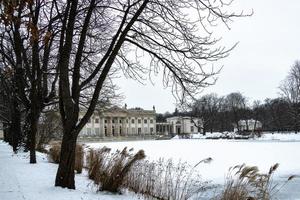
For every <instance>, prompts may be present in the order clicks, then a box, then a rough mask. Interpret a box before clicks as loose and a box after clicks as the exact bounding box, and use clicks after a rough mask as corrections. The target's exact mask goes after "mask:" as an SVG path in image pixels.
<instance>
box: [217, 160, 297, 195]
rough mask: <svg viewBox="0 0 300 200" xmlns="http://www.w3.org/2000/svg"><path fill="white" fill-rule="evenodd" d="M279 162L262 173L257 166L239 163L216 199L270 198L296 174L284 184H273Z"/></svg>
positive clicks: (230, 170) (231, 170) (230, 172)
mask: <svg viewBox="0 0 300 200" xmlns="http://www.w3.org/2000/svg"><path fill="white" fill-rule="evenodd" d="M278 166H279V164H278V163H277V164H275V165H273V166H271V168H270V170H269V172H268V173H265V174H264V173H260V172H259V170H258V168H257V167H255V166H254V167H249V166H245V165H237V166H235V167H233V168H230V169H229V173H228V176H227V178H226V182H225V186H224V189H223V191H222V192H221V194H220V195H218V196H217V197H216V198H215V199H221V200H270V199H272V197H273V196H274V195H275V194H276V193H277V192H278V191H279V190H280V189H281V188H282V187H283V186H284V185H285V184H286V183H287V182H288V181H290V180H292V179H293V178H294V177H295V176H290V177H289V178H288V179H287V180H286V182H284V184H283V185H281V186H279V185H278V184H273V175H274V172H275V171H276V170H277V168H278Z"/></svg>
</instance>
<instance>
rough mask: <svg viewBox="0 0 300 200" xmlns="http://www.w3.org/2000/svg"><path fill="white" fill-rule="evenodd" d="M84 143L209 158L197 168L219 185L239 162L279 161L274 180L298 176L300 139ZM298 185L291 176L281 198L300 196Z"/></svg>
mask: <svg viewBox="0 0 300 200" xmlns="http://www.w3.org/2000/svg"><path fill="white" fill-rule="evenodd" d="M87 145H88V146H90V147H92V148H97V147H103V146H107V147H110V148H112V149H122V148H124V147H128V148H134V149H135V150H139V149H143V150H144V151H145V153H146V155H147V158H148V159H150V160H156V159H159V158H162V157H163V158H165V159H169V158H172V159H173V160H175V161H178V160H181V161H187V162H188V163H190V164H191V165H195V164H196V163H198V162H199V161H200V160H202V159H205V158H208V157H211V158H212V159H213V160H212V162H211V163H209V164H201V165H200V166H199V167H198V170H199V172H200V174H201V175H202V177H203V178H204V179H206V180H212V181H213V183H220V184H222V183H223V181H224V177H225V176H226V174H227V172H228V169H229V168H230V167H232V166H235V165H239V164H243V163H245V164H246V165H250V166H258V167H259V169H260V170H261V171H262V172H268V170H269V168H270V166H272V165H273V164H275V163H279V168H278V170H277V171H276V174H275V179H276V181H283V180H286V179H287V177H289V176H290V175H300V153H299V152H300V141H278V140H275V141H274V140H272V141H271V140H201V139H177V140H155V141H130V142H106V143H87ZM299 186H300V180H299V178H297V179H294V180H292V181H291V182H289V184H288V185H287V186H286V187H285V188H284V189H283V190H282V191H281V194H280V195H284V199H297V198H299V199H300V191H299V188H300V187H299ZM286 195H288V197H289V198H287V196H286ZM281 197H282V196H281ZM282 198H283V197H282ZM282 198H280V199H282Z"/></svg>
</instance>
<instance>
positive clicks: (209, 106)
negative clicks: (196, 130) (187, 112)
mask: <svg viewBox="0 0 300 200" xmlns="http://www.w3.org/2000/svg"><path fill="white" fill-rule="evenodd" d="M220 105H221V104H220V99H219V98H218V96H217V94H208V95H204V96H202V97H201V98H200V99H199V100H197V101H196V102H195V103H194V105H193V107H192V113H193V115H195V116H196V117H200V118H201V119H202V121H203V127H201V128H203V134H205V132H206V131H207V130H210V132H211V133H212V132H213V130H214V128H215V127H216V126H215V125H216V118H217V114H218V112H219V109H220Z"/></svg>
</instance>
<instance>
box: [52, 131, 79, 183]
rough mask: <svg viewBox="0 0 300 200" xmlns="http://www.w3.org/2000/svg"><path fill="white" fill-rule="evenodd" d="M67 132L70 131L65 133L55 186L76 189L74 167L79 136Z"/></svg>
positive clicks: (72, 132)
mask: <svg viewBox="0 0 300 200" xmlns="http://www.w3.org/2000/svg"><path fill="white" fill-rule="evenodd" d="M65 130H66V129H65ZM67 130H69V131H68V132H65V133H64V135H63V140H62V144H61V153H60V163H59V166H58V170H57V174H56V179H55V186H60V187H63V188H69V189H75V173H74V165H75V148H76V141H77V134H76V133H74V132H75V131H74V130H70V129H67Z"/></svg>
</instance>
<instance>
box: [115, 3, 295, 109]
mask: <svg viewBox="0 0 300 200" xmlns="http://www.w3.org/2000/svg"><path fill="white" fill-rule="evenodd" d="M233 8H234V9H237V8H238V9H239V8H240V9H243V10H245V11H251V10H252V9H253V11H254V14H253V16H251V17H247V18H241V19H236V20H235V21H234V22H233V23H232V24H231V30H226V31H224V30H222V31H219V33H217V34H220V35H222V37H223V41H222V42H223V43H224V44H226V45H232V44H234V43H235V42H239V44H238V46H237V47H236V48H235V49H234V50H233V51H232V52H231V54H230V56H229V57H228V58H225V59H223V60H222V61H221V62H219V63H218V64H219V65H224V67H223V69H222V71H221V73H220V74H219V76H218V81H217V83H216V84H215V85H214V86H211V87H208V88H206V89H205V90H204V92H203V94H206V93H211V92H215V93H217V94H218V95H226V94H228V93H231V92H236V91H240V92H242V93H243V94H244V95H245V96H247V97H248V98H249V100H250V101H252V100H256V99H257V100H264V99H266V98H274V97H276V96H278V92H279V90H278V86H279V84H280V82H281V81H282V80H283V79H284V78H285V76H286V74H287V72H288V70H289V68H290V66H291V65H292V64H293V63H294V61H295V60H296V59H300V22H299V19H300V1H299V0H286V1H281V0H235V2H234V5H233ZM223 28H224V27H222V29H223ZM221 33H222V34H221ZM116 82H117V84H118V85H119V86H120V87H121V90H120V92H121V93H123V95H124V96H125V99H124V102H123V103H127V105H128V107H142V108H144V109H152V106H153V105H155V107H156V111H157V112H158V113H164V112H166V111H169V112H173V111H174V109H175V99H174V97H173V96H172V94H171V91H170V90H168V89H164V88H163V87H162V84H161V80H160V79H159V78H156V79H155V85H152V84H151V83H150V82H146V83H145V85H141V84H139V83H138V82H135V81H133V80H129V79H125V78H120V79H118V80H117V81H116Z"/></svg>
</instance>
